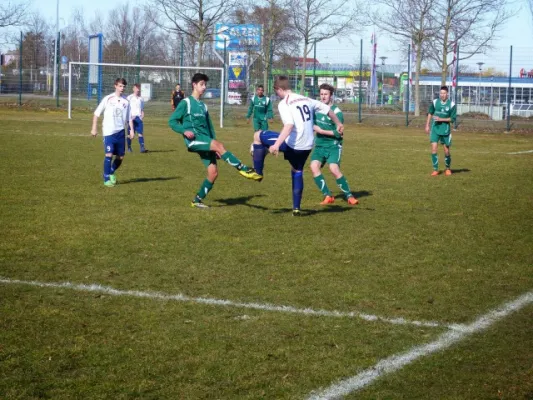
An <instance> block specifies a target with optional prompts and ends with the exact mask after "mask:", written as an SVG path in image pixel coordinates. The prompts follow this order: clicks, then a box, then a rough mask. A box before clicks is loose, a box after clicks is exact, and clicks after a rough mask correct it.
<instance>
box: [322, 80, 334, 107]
mask: <svg viewBox="0 0 533 400" xmlns="http://www.w3.org/2000/svg"><path fill="white" fill-rule="evenodd" d="M333 93H335V88H334V87H333V86H331V85H330V84H329V83H323V84H322V85H320V101H321V102H322V103H324V104H329V103H330V102H331V100H332V96H333Z"/></svg>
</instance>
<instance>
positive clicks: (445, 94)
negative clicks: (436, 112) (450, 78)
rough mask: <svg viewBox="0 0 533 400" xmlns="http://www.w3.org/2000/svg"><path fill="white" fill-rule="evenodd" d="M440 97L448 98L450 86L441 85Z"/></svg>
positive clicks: (444, 99)
mask: <svg viewBox="0 0 533 400" xmlns="http://www.w3.org/2000/svg"><path fill="white" fill-rule="evenodd" d="M439 97H440V99H441V100H442V101H446V100H448V86H441V87H440V92H439Z"/></svg>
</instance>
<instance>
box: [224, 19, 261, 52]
mask: <svg viewBox="0 0 533 400" xmlns="http://www.w3.org/2000/svg"><path fill="white" fill-rule="evenodd" d="M261 36H262V27H261V25H255V24H216V26H215V50H224V42H226V50H233V51H235V50H239V51H243V50H248V51H259V50H261Z"/></svg>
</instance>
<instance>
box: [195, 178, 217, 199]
mask: <svg viewBox="0 0 533 400" xmlns="http://www.w3.org/2000/svg"><path fill="white" fill-rule="evenodd" d="M211 189H213V183H212V182H209V180H208V179H204V181H203V183H202V186H200V190H198V193H196V199H195V201H196V200H203V199H204V198H205V196H207V193H209V191H210V190H211Z"/></svg>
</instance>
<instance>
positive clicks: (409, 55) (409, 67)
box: [404, 43, 418, 126]
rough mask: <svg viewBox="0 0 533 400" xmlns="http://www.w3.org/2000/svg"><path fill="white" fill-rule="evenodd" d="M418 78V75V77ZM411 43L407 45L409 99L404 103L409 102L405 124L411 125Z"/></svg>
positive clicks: (406, 108)
mask: <svg viewBox="0 0 533 400" xmlns="http://www.w3.org/2000/svg"><path fill="white" fill-rule="evenodd" d="M417 78H418V77H417ZM410 79H411V43H409V44H408V45H407V85H406V86H407V89H406V90H407V93H406V95H407V101H405V100H404V104H405V103H406V102H407V104H406V106H407V107H405V126H409V109H410V108H411V94H410V93H409V90H410V89H411V81H410Z"/></svg>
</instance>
